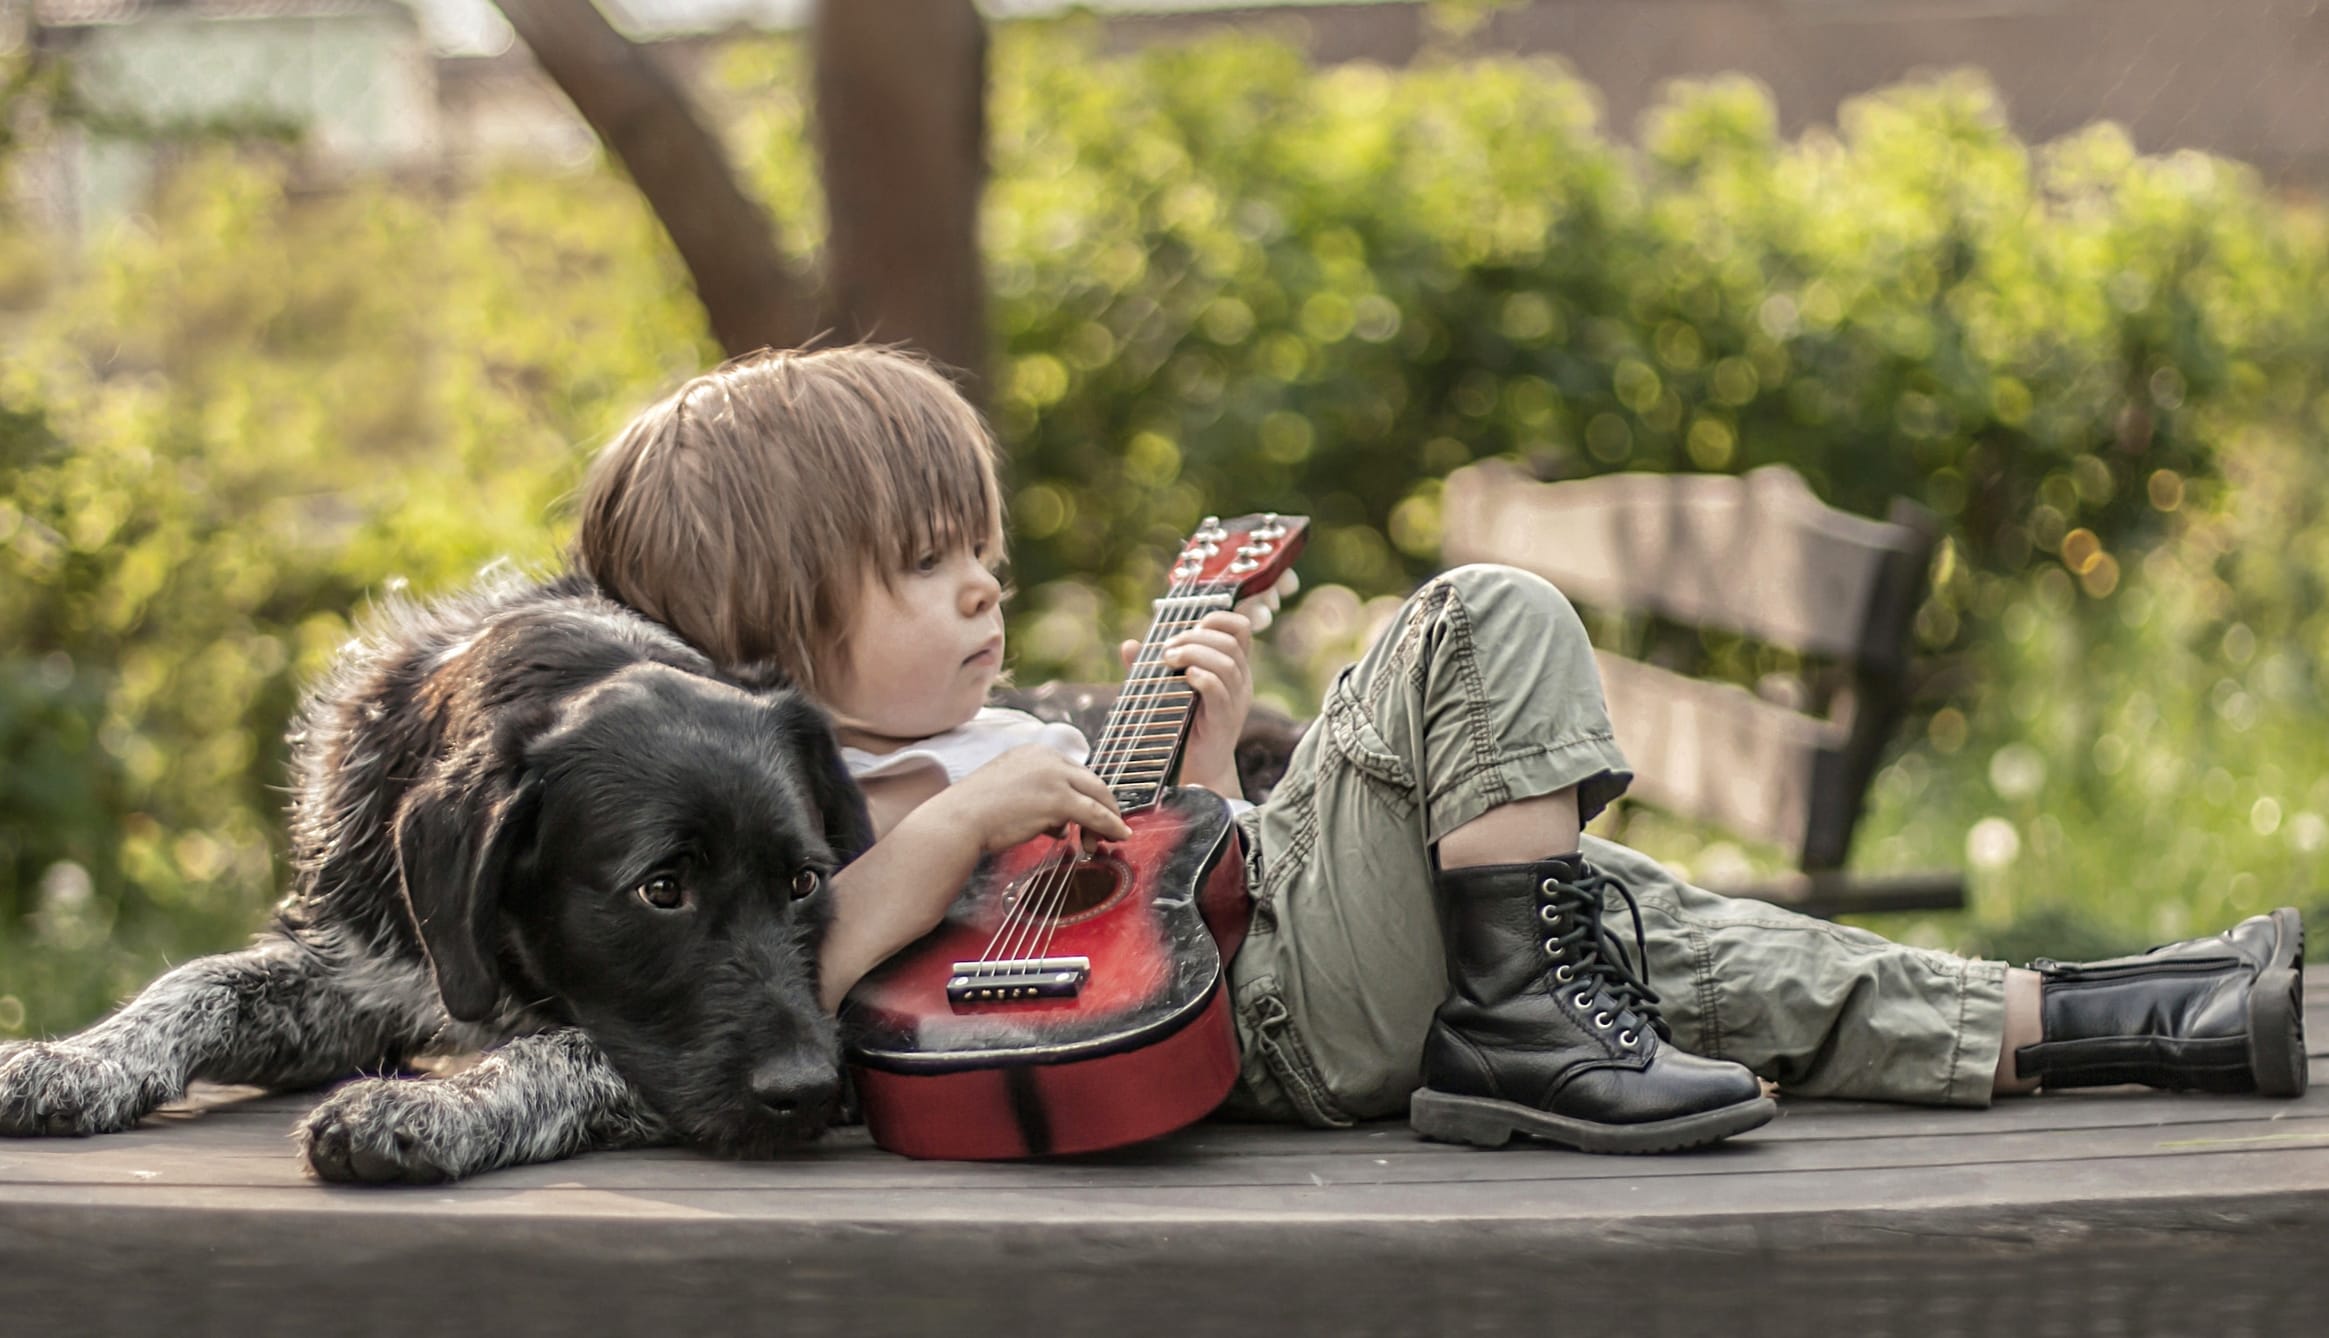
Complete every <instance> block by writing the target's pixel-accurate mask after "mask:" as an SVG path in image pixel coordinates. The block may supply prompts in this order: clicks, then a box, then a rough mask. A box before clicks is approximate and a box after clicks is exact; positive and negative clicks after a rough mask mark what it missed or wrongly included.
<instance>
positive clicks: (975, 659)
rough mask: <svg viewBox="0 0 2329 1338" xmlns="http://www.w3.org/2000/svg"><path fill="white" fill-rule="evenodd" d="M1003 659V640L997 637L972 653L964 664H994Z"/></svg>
mask: <svg viewBox="0 0 2329 1338" xmlns="http://www.w3.org/2000/svg"><path fill="white" fill-rule="evenodd" d="M1002 658H1003V639H1002V638H1001V637H995V638H993V639H991V640H989V641H988V642H987V644H985V645H983V646H981V647H979V648H978V649H977V650H975V651H972V652H971V653H970V656H969V658H967V659H965V660H964V661H963V663H964V664H993V663H996V662H998V661H1000V660H1001V659H1002Z"/></svg>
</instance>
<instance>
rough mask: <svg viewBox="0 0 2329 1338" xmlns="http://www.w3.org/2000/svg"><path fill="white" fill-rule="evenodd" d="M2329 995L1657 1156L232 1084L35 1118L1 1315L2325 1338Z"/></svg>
mask: <svg viewBox="0 0 2329 1338" xmlns="http://www.w3.org/2000/svg"><path fill="white" fill-rule="evenodd" d="M2308 1021H2309V1023H2310V1026H2309V1032H2310V1034H2311V1035H2312V1036H2313V1037H2314V1038H2316V1039H2315V1040H2314V1042H2313V1056H2314V1057H2313V1083H2314V1088H2313V1091H2312V1093H2311V1094H2310V1095H2308V1096H2306V1097H2305V1098H2304V1099H2302V1100H2298V1101H2272V1100H2264V1099H2259V1098H2235V1097H2209V1096H2166V1095H2156V1094H2148V1093H2139V1092H2133V1091H2113V1092H2096V1093H2081V1094H2069V1095H2063V1096H2053V1097H2042V1098H2035V1099H2026V1100H2020V1101H2015V1102H2010V1103H2007V1104H2005V1105H2002V1106H2000V1107H1998V1108H1996V1109H1993V1110H1988V1111H1934V1110H1920V1109H1909V1108H1901V1107H1882V1106H1871V1105H1858V1104H1851V1103H1840V1102H1812V1101H1801V1102H1793V1103H1783V1114H1782V1116H1781V1118H1780V1119H1779V1120H1777V1121H1776V1122H1774V1123H1773V1124H1771V1125H1770V1126H1767V1127H1766V1128H1764V1129H1762V1130H1759V1131H1757V1132H1755V1133H1752V1134H1749V1135H1746V1136H1745V1137H1743V1138H1740V1139H1736V1140H1733V1141H1732V1142H1731V1143H1730V1144H1728V1145H1726V1146H1724V1147H1721V1148H1717V1149H1712V1150H1709V1151H1706V1152H1702V1153H1695V1154H1687V1155H1679V1156H1666V1157H1654V1158H1614V1157H1587V1156H1580V1155H1576V1154H1571V1153H1564V1152H1560V1151H1553V1150H1543V1149H1530V1150H1517V1149H1508V1150H1505V1151H1501V1152H1484V1151H1477V1150H1470V1149H1462V1148H1452V1147H1444V1146H1439V1145H1435V1144H1428V1143H1423V1142H1420V1141H1418V1140H1417V1139H1416V1138H1414V1137H1413V1136H1412V1135H1411V1134H1410V1133H1409V1132H1408V1131H1407V1130H1406V1128H1405V1127H1404V1126H1402V1125H1395V1124H1385V1125H1376V1126H1371V1127H1366V1128H1361V1129H1357V1130H1352V1131H1349V1132H1347V1133H1316V1132H1308V1131H1302V1130H1293V1129H1276V1128H1256V1127H1245V1126H1230V1125H1205V1126H1201V1127H1199V1128H1197V1129H1195V1130H1191V1131H1189V1132H1188V1133H1186V1134H1184V1135H1182V1136H1180V1137H1177V1138H1174V1139H1171V1140H1168V1141H1166V1142H1164V1143H1161V1144H1158V1145H1155V1146H1152V1147H1149V1148H1144V1149H1139V1150H1136V1151H1134V1152H1130V1153H1126V1154H1120V1155H1114V1156H1108V1157H1095V1158H1086V1159H1081V1160H1076V1161H1071V1162H1063V1163H1052V1164H1043V1165H1009V1166H967V1165H941V1164H929V1163H915V1162H909V1161H905V1160H901V1159H898V1158H894V1157H890V1156H888V1155H886V1154H883V1153H880V1152H878V1151H875V1150H874V1149H872V1148H871V1147H869V1146H867V1145H866V1144H865V1143H864V1142H863V1141H862V1138H861V1137H860V1136H854V1135H847V1136H841V1137H837V1138H834V1139H832V1140H830V1141H829V1142H827V1143H825V1144H823V1145H820V1146H819V1147H818V1148H816V1149H814V1150H812V1151H810V1152H808V1153H805V1154H803V1155H800V1156H798V1157H795V1158H792V1159H789V1160H784V1161H778V1162H761V1163H719V1162H713V1161H708V1160H706V1159H704V1158H701V1157H697V1156H694V1155H691V1154H689V1153H685V1152H678V1151H657V1152H644V1153H631V1154H614V1155H603V1156H594V1157H588V1158H583V1159H579V1160H575V1161H570V1162H563V1163H558V1164H555V1165H550V1166H541V1167H532V1168H526V1169H521V1170H515V1171H506V1172H501V1173H498V1174H494V1175H489V1176H485V1177H483V1178H480V1179H478V1180H476V1181H473V1182H470V1183H467V1184H463V1185H459V1186H454V1187H450V1188H442V1189H387V1190H365V1189H350V1188H339V1187H327V1186H323V1185H318V1184H315V1183H312V1182H310V1181H307V1180H305V1179H303V1178H302V1176H301V1174H300V1171H299V1168H298V1166H297V1164H296V1163H295V1162H294V1160H293V1157H292V1150H291V1146H290V1144H289V1142H288V1141H287V1139H286V1133H287V1131H288V1130H289V1129H290V1127H291V1124H292V1121H293V1119H294V1117H295V1116H296V1114H297V1113H298V1112H299V1111H301V1110H303V1109H304V1108H305V1107H306V1105H307V1104H308V1103H309V1102H310V1101H312V1100H313V1098H312V1097H259V1096H252V1095H250V1094H248V1093H239V1092H232V1091H224V1090H214V1091H209V1092H204V1093H201V1094H199V1095H198V1096H197V1098H196V1099H195V1100H194V1101H192V1102H190V1103H188V1104H187V1105H186V1106H184V1107H180V1108H175V1109H173V1110H172V1111H170V1112H167V1113H165V1114H163V1115H160V1116H157V1117H156V1118H155V1119H153V1120H151V1121H149V1122H148V1123H147V1125H146V1126H145V1127H143V1128H141V1129H139V1130H137V1131H136V1132H133V1133H130V1134H125V1135H120V1136H116V1137H112V1138H101V1139H91V1140H86V1141H66V1140H59V1141H45V1140H44V1141H13V1140H11V1141H0V1333H5V1334H23V1335H27V1338H30V1335H36V1334H37V1335H51V1334H56V1335H65V1334H85V1333H108V1334H111V1333H123V1334H127V1333H139V1334H151V1333H164V1332H166V1333H171V1334H209V1333H217V1334H229V1333H231V1334H238V1335H247V1334H260V1333H276V1332H281V1333H299V1334H332V1335H337V1334H392V1333H393V1334H414V1333H430V1334H444V1335H458V1334H469V1333H484V1332H517V1333H527V1332H535V1331H540V1332H544V1333H555V1334H559V1335H562V1336H563V1335H579V1334H591V1333H602V1332H636V1333H658V1334H660V1333H694V1334H708V1333H719V1332H746V1331H749V1332H771V1333H773V1332H782V1333H786V1334H822V1333H845V1334H851V1335H866V1334H884V1333H935V1332H946V1333H952V1334H966V1335H986V1334H997V1333H1008V1332H1034V1333H1064V1334H1082V1333H1109V1334H1151V1333H1154V1334H1166V1333H1171V1334H1175V1335H1186V1334H1188V1333H1191V1332H1197V1333H1203V1332H1207V1331H1210V1330H1213V1329H1216V1328H1222V1327H1229V1328H1233V1329H1237V1330H1244V1331H1255V1332H1272V1333H1298V1332H1327V1331H1332V1332H1334V1333H1337V1334H1374V1333H1381V1334H1419V1333H1441V1332H1459V1331H1460V1332H1469V1331H1487V1330H1492V1329H1511V1330H1524V1331H1526V1332H1529V1333H1532V1334H1537V1333H1545V1334H1567V1333H1577V1334H1592V1335H1606V1336H1608V1338H1644V1336H1646V1335H1657V1334H1668V1333H1672V1334H1699V1333H1706V1332H1714V1333H1721V1334H1725V1335H1727V1334H1733V1333H1763V1332H1771V1333H1780V1332H1786V1333H1791V1334H1798V1335H1800V1334H1802V1333H1803V1332H1804V1327H1803V1326H1804V1325H1805V1324H1806V1323H1807V1322H1809V1323H1816V1324H1822V1325H1825V1326H1826V1328H1827V1332H1829V1333H1832V1334H1836V1335H1857V1334H1864V1333H1867V1334H1873V1333H1894V1332H1899V1333H1912V1334H1918V1335H1935V1336H1938V1335H1951V1334H1967V1335H1972V1334H1986V1333H1991V1332H2006V1331H2007V1330H2008V1329H2009V1328H2011V1329H2013V1330H2014V1331H2016V1332H2017V1333H2021V1334H2029V1335H2045V1334H2057V1333H2060V1334H2069V1333H2111V1334H2149V1333H2162V1334H2166V1333H2174V1334H2191V1333H2198V1334H2208V1335H2239V1334H2320V1333H2325V1332H2329V1007H2324V1006H2322V1005H2316V1006H2315V1007H2314V1008H2313V1009H2311V1010H2310V1017H2309V1019H2308ZM1814 1338H1822V1336H1821V1335H1819V1334H1818V1333H1817V1332H1815V1334H1814Z"/></svg>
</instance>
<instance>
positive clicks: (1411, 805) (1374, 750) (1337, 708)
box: [1319, 665, 1417, 817]
mask: <svg viewBox="0 0 2329 1338" xmlns="http://www.w3.org/2000/svg"><path fill="white" fill-rule="evenodd" d="M1357 669H1358V666H1357V665H1352V666H1350V667H1348V668H1346V669H1344V670H1343V671H1342V672H1341V673H1340V674H1337V675H1336V676H1335V680H1334V685H1333V686H1332V687H1330V688H1328V689H1327V690H1326V704H1325V705H1326V709H1325V713H1324V715H1323V716H1322V717H1321V719H1320V721H1319V727H1320V728H1322V729H1324V730H1325V731H1326V743H1327V746H1328V747H1330V748H1331V749H1333V751H1334V753H1335V755H1336V756H1338V757H1340V758H1342V760H1343V761H1344V762H1346V763H1348V764H1349V765H1350V767H1351V769H1352V770H1354V771H1356V772H1357V773H1358V774H1359V775H1361V776H1363V777H1365V778H1366V780H1367V782H1368V784H1369V788H1371V789H1372V790H1374V792H1375V793H1377V794H1379V795H1381V796H1382V798H1383V799H1384V801H1385V802H1387V803H1389V804H1390V805H1391V806H1392V807H1393V808H1395V809H1396V810H1398V812H1399V814H1400V816H1402V817H1406V816H1408V815H1410V814H1412V813H1414V812H1415V808H1416V803H1417V799H1416V780H1415V768H1414V767H1412V766H1409V765H1408V763H1407V759H1406V758H1404V757H1401V756H1400V755H1399V754H1398V753H1396V752H1394V751H1392V749H1391V745H1390V744H1389V743H1388V742H1386V741H1385V740H1384V738H1383V735H1382V732H1381V731H1380V730H1377V729H1376V728H1375V718H1374V715H1373V713H1372V712H1370V711H1369V710H1368V709H1367V704H1366V702H1364V701H1363V700H1361V699H1360V697H1359V694H1358V692H1357V691H1356V690H1355V689H1354V688H1352V686H1351V676H1352V675H1353V674H1354V673H1355V672H1356V671H1357Z"/></svg>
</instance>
